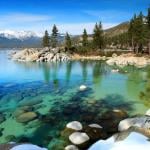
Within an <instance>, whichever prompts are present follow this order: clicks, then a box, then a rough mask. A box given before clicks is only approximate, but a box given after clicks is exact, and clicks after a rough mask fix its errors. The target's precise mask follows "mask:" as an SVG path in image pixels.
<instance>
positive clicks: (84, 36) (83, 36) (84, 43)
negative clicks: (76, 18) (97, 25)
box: [82, 29, 88, 47]
mask: <svg viewBox="0 0 150 150" xmlns="http://www.w3.org/2000/svg"><path fill="white" fill-rule="evenodd" d="M82 45H83V46H84V47H86V46H87V45H88V35H87V31H86V29H84V31H83V35H82Z"/></svg>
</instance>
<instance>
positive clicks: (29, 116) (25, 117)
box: [16, 112, 37, 123]
mask: <svg viewBox="0 0 150 150" xmlns="http://www.w3.org/2000/svg"><path fill="white" fill-rule="evenodd" d="M35 118H37V114H36V113H35V112H25V113H23V114H21V115H20V116H18V117H17V118H16V120H17V122H20V123H26V122H29V121H32V120H34V119H35Z"/></svg>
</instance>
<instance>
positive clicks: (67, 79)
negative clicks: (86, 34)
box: [0, 50, 150, 149]
mask: <svg viewBox="0 0 150 150" xmlns="http://www.w3.org/2000/svg"><path fill="white" fill-rule="evenodd" d="M9 52H10V51H6V50H5V51H4V50H3V51H2V50H1V51H0V122H1V123H0V134H1V136H0V143H6V142H10V141H12V140H13V141H19V142H20V141H29V142H32V143H34V144H38V145H42V146H46V147H48V148H49V149H55V147H57V149H59V148H58V144H59V145H63V144H64V143H63V142H64V141H63V140H62V139H61V133H62V131H63V130H64V128H65V125H66V123H67V122H70V121H73V120H79V121H81V122H82V123H83V124H88V123H99V124H100V121H99V116H100V115H101V114H102V113H103V112H106V111H108V110H113V109H123V110H124V111H126V112H127V113H128V114H129V116H132V115H137V114H144V113H145V111H146V110H147V109H149V107H150V103H149V97H150V95H149V93H150V92H149V90H150V88H149V85H150V84H149V83H150V67H146V68H144V69H137V68H135V67H133V66H129V67H126V68H123V69H120V72H118V73H112V72H111V70H112V69H116V68H117V67H116V66H113V67H110V66H108V65H107V64H106V63H105V62H103V61H71V62H66V63H25V62H22V63H21V62H13V61H11V60H9V59H8V58H7V57H8V53H9ZM82 84H84V85H86V86H87V87H88V89H87V90H86V91H83V92H80V91H79V86H80V85H82ZM22 107H28V108H26V109H27V111H30V112H31V111H32V112H35V113H36V114H37V117H36V119H34V120H32V121H29V122H28V123H27V122H26V123H20V122H19V121H18V120H17V117H16V115H15V114H16V111H18V110H20V109H22ZM1 120H2V121H1Z"/></svg>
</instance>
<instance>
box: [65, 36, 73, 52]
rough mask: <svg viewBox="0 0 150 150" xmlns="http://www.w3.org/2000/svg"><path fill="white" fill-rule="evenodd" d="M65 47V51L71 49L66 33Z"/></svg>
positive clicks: (69, 39)
mask: <svg viewBox="0 0 150 150" xmlns="http://www.w3.org/2000/svg"><path fill="white" fill-rule="evenodd" d="M65 47H66V49H67V50H69V49H71V47H72V42H71V37H70V35H69V34H68V33H66V37H65Z"/></svg>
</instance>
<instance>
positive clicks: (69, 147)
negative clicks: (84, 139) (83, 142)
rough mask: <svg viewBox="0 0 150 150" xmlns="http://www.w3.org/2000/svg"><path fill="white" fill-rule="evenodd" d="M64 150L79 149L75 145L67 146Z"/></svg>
mask: <svg viewBox="0 0 150 150" xmlns="http://www.w3.org/2000/svg"><path fill="white" fill-rule="evenodd" d="M65 150H79V149H78V147H77V146H75V145H68V146H66V147H65Z"/></svg>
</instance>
